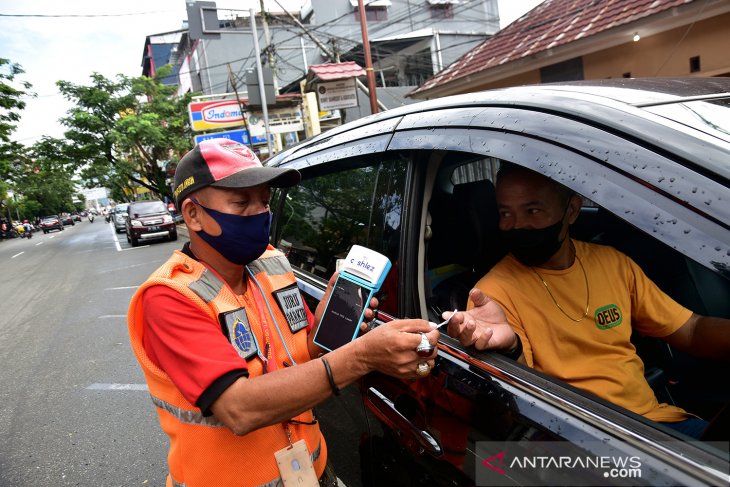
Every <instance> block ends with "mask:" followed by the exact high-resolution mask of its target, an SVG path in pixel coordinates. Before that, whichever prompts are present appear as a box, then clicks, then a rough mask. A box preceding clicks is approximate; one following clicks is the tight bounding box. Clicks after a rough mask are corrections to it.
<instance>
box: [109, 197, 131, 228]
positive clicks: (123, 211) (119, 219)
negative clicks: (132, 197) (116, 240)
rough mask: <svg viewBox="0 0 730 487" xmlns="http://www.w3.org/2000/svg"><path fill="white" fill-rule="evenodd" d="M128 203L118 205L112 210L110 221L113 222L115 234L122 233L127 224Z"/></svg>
mask: <svg viewBox="0 0 730 487" xmlns="http://www.w3.org/2000/svg"><path fill="white" fill-rule="evenodd" d="M128 207H129V203H119V204H118V205H117V206H115V207H114V209H113V210H112V219H113V221H114V230H116V232H117V233H122V232H123V231H124V229H125V228H126V222H127V208H128Z"/></svg>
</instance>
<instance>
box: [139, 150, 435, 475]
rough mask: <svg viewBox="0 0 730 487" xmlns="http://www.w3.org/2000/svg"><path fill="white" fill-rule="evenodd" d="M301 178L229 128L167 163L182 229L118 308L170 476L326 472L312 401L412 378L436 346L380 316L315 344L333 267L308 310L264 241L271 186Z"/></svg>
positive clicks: (418, 328)
mask: <svg viewBox="0 0 730 487" xmlns="http://www.w3.org/2000/svg"><path fill="white" fill-rule="evenodd" d="M299 179H300V174H299V172H298V171H296V170H293V169H278V168H272V167H263V166H262V165H261V163H260V162H259V160H258V159H257V158H256V156H255V155H254V154H253V152H251V150H250V149H248V148H247V147H246V146H243V145H241V144H238V143H236V142H233V141H229V140H226V139H213V140H208V141H203V142H201V143H200V144H199V145H198V146H196V147H195V148H194V149H193V150H191V151H190V152H189V153H188V154H186V155H185V156H184V157H183V158H182V160H181V161H180V164H179V165H178V167H177V170H176V172H175V191H174V196H175V199H176V206H177V208H178V210H179V211H180V212H181V213H182V215H183V216H184V219H185V225H186V226H187V228H188V230H189V233H190V242H189V243H187V244H185V246H184V248H183V249H182V251H176V252H175V253H174V254H173V256H172V257H170V259H169V260H168V261H167V262H166V263H165V264H163V265H162V266H161V267H160V268H159V269H158V270H157V271H155V272H154V273H153V274H152V275H151V276H150V278H149V279H148V280H147V281H146V282H145V283H143V284H142V286H140V288H139V290H138V291H137V293H136V294H135V296H134V297H133V298H132V302H131V303H130V308H129V313H128V316H129V320H128V321H129V332H130V337H131V341H132V347H133V349H134V352H135V355H136V356H137V359H138V360H139V362H140V364H141V366H142V369H143V371H144V373H145V377H146V379H147V383H148V385H149V390H150V394H151V396H152V400H153V402H154V404H155V406H156V407H157V412H158V415H159V420H160V424H161V426H162V428H163V430H164V431H165V432H166V433H167V434H168V435H169V437H170V451H169V455H168V464H169V469H170V475H169V477H168V485H172V484H174V485H186V486H188V487H196V486H208V485H275V484H276V485H278V483H279V482H281V479H283V478H289V479H293V481H296V482H299V481H301V480H302V479H306V478H307V477H306V476H305V473H306V472H310V473H309V475H310V477H309V479H310V480H313V481H314V482H317V479H319V481H320V482H321V483H322V485H335V483H336V478H335V477H334V475H333V474H332V473H331V469H327V470H325V466H326V463H327V447H326V445H325V442H324V438H322V435H321V433H320V430H319V425H318V423H317V420H316V418H315V417H314V415H313V413H312V407H313V406H315V405H317V404H318V403H320V402H322V401H324V400H325V399H327V398H328V397H329V396H331V395H332V394H335V395H336V394H338V393H339V391H340V388H342V387H345V386H346V385H348V384H350V383H352V382H354V381H355V380H357V379H358V378H360V377H362V376H363V375H365V374H367V373H368V372H371V371H375V370H377V371H380V372H382V373H385V374H389V375H392V376H395V377H400V378H416V377H417V376H425V375H428V372H429V370H430V367H432V366H433V359H434V357H435V352H431V353H430V355H428V356H427V357H419V355H418V354H417V352H416V348H417V347H418V345H419V344H420V343H421V341H422V340H423V337H424V336H425V337H426V339H427V340H428V341H429V343H430V344H434V345H435V343H436V341H437V340H438V331H437V330H433V329H432V327H431V326H430V325H429V323H428V322H426V321H423V320H399V321H393V322H390V323H387V324H384V325H382V326H379V327H377V328H374V329H373V330H371V331H369V332H368V333H366V334H364V335H363V336H361V337H359V338H357V339H356V340H354V341H352V342H351V343H348V344H347V345H344V346H342V347H340V348H338V349H337V350H335V351H332V352H329V353H327V354H326V355H324V354H323V353H322V352H323V350H321V349H319V348H318V347H317V346H316V345H314V343H313V341H312V338H313V336H314V331H315V329H316V328H317V326H318V323H319V320H320V318H321V314H322V312H323V307H324V306H323V305H324V303H326V302H327V296H328V294H329V292H331V288H332V285H333V282H334V278H333V279H332V280H331V281H330V286H329V287H328V289H327V294H326V295H325V297H324V298H323V299H322V301H321V304H320V306H318V308H317V310H316V313H315V315H314V316H312V314H311V312H310V311H309V309H308V308H307V306H306V304H305V303H304V301H303V299H302V297H301V294H300V293H299V291H298V288H297V284H296V281H295V279H294V275H293V273H292V270H291V267H290V266H289V263H288V261H287V260H286V257H285V256H284V255H283V254H281V253H280V252H278V251H277V250H275V249H274V248H273V247H272V246H270V245H269V224H270V221H271V214H270V210H269V200H270V198H271V187H272V186H273V187H288V186H292V185H295V184H297V183H298V182H299ZM370 304H371V306H375V305H376V303H375V302H372V303H370ZM366 316H367V317H368V319H371V318H372V316H373V313H372V310H368V311H366ZM311 476H313V477H311ZM306 485H311V484H306Z"/></svg>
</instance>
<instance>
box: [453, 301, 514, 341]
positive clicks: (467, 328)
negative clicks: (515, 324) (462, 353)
mask: <svg viewBox="0 0 730 487" xmlns="http://www.w3.org/2000/svg"><path fill="white" fill-rule="evenodd" d="M469 299H470V300H471V301H472V302H473V303H474V307H473V308H472V309H470V310H469V311H458V312H456V313H455V314H454V313H452V312H451V311H447V312H444V313H443V318H444V319H446V318H448V317H449V316H451V315H452V314H454V316H453V317H452V318H451V320H450V321H449V336H452V337H454V338H457V339H458V340H459V342H461V344H462V345H464V346H472V345H473V346H474V347H475V348H476V349H477V350H493V349H494V350H503V349H510V348H512V347H513V346H514V344H515V332H514V331H513V330H512V327H511V326H510V325H509V323H507V316H506V315H505V314H504V311H503V310H502V308H501V307H500V306H499V304H497V302H496V301H494V300H493V299H491V298H490V297H489V296H487V295H485V294H484V293H483V292H481V291H480V290H479V289H472V290H471V291H469Z"/></svg>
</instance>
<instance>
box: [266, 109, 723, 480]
mask: <svg viewBox="0 0 730 487" xmlns="http://www.w3.org/2000/svg"><path fill="white" fill-rule="evenodd" d="M394 122H395V123H394ZM380 123H381V125H380V127H369V131H368V132H367V135H366V137H364V138H360V137H359V136H358V135H357V133H353V134H348V133H347V132H346V131H343V132H341V133H338V134H336V136H335V137H334V138H332V139H329V140H326V141H324V142H323V143H322V144H321V145H320V146H315V147H310V148H305V149H304V151H305V152H307V151H308V152H307V153H306V155H302V156H301V157H299V156H297V157H293V158H291V159H289V162H286V163H285V164H289V165H290V166H291V167H297V168H299V169H300V170H301V171H302V174H303V182H302V184H301V185H300V187H299V188H296V189H295V190H292V191H290V192H289V193H280V194H279V195H278V196H279V198H278V200H277V205H278V211H277V216H276V218H275V223H274V235H275V239H274V240H275V243H276V245H277V246H278V247H279V248H281V249H282V250H284V251H285V252H287V254H288V256H289V258H290V261H292V264H293V265H294V266H295V274H296V275H297V278H298V280H299V285H300V288H301V289H302V291H303V292H304V294H305V297H307V298H308V300H309V302H310V306H314V305H316V301H317V300H318V299H320V298H321V296H322V294H323V292H324V287H325V284H326V279H327V278H328V277H329V275H331V273H332V272H333V271H334V268H335V263H336V259H337V258H338V256H340V255H344V253H346V251H347V249H348V248H349V246H350V245H352V244H359V245H365V246H371V248H374V249H375V250H378V251H380V252H382V253H385V254H386V255H388V256H389V258H391V260H392V261H393V262H394V263H395V265H394V268H393V270H392V271H391V276H392V277H393V280H391V281H390V282H388V281H386V285H385V286H384V289H383V295H382V299H381V310H382V313H381V320H382V321H388V320H390V319H392V318H395V317H423V318H427V319H431V320H434V321H435V320H437V319H438V314H439V311H445V310H448V309H450V308H448V307H445V303H446V304H449V305H450V304H453V303H454V299H457V300H458V295H459V290H461V291H462V295H463V292H464V289H466V290H467V291H468V286H469V282H470V280H473V279H474V278H475V277H476V278H478V277H480V276H481V274H480V273H481V272H484V271H486V269H484V268H483V267H479V266H480V265H481V266H485V264H484V263H480V262H477V258H478V257H479V256H480V255H481V256H484V255H485V253H489V254H491V255H488V257H489V261H490V262H494V261H496V259H498V258H499V257H500V256H501V255H502V253H503V249H500V248H499V245H496V244H495V242H496V240H497V239H496V235H495V234H494V220H493V219H492V220H491V221H490V219H489V218H486V219H485V220H483V221H481V223H479V218H480V215H479V213H480V212H479V211H471V212H465V211H463V210H464V209H466V208H467V207H465V206H464V205H471V206H469V209H471V210H474V209H475V208H474V205H476V204H478V203H477V202H478V201H479V198H480V197H483V196H484V195H485V193H486V191H487V190H481V189H477V190H472V191H471V195H469V194H467V195H466V196H465V197H464V199H462V200H460V202H452V204H451V206H449V203H447V202H446V201H445V200H442V201H439V198H441V197H444V196H445V195H441V194H439V193H446V195H451V196H453V194H454V193H458V192H459V189H460V188H458V187H459V186H462V185H465V186H466V185H470V184H474V183H478V184H476V185H475V186H479V185H481V187H482V188H485V187H489V185H492V183H491V181H492V180H493V177H494V172H495V170H496V168H497V167H498V166H499V163H500V162H501V161H509V162H513V163H517V164H522V165H525V166H527V167H529V168H531V169H533V170H536V171H539V172H542V173H543V174H546V175H548V176H549V177H553V178H554V179H556V180H558V181H559V182H561V183H563V184H566V185H567V186H569V187H571V188H572V189H574V190H576V191H577V192H579V193H580V194H582V195H583V196H584V197H586V198H587V199H588V200H590V201H591V202H593V203H595V204H596V205H598V206H600V207H601V208H602V209H603V210H607V211H608V212H609V213H610V214H612V215H614V216H618V217H619V219H620V220H621V221H624V222H628V223H629V224H631V225H633V226H635V227H638V228H643V229H644V230H646V231H649V232H650V233H652V234H654V235H655V236H657V237H658V238H659V239H660V240H661V241H662V242H664V244H667V245H669V246H671V247H675V248H679V249H681V251H682V254H683V255H687V256H689V257H691V258H692V259H694V260H695V261H696V262H698V263H699V264H701V265H702V266H704V268H705V269H714V272H715V273H716V274H713V275H717V273H721V270H722V268H723V266H726V265H727V258H724V260H723V259H722V258H721V259H720V260H717V254H722V253H723V252H725V253H726V252H727V250H728V243H729V242H730V238H729V237H728V231H727V228H723V226H722V225H721V224H718V223H717V222H718V220H719V221H722V220H721V218H723V214H722V211H723V210H722V209H716V208H717V205H716V206H715V207H713V209H712V210H711V211H710V214H709V215H708V214H707V213H706V212H704V211H701V212H698V211H688V208H687V204H686V203H685V204H682V203H681V202H679V201H678V200H676V199H673V198H671V197H667V195H666V193H671V191H672V190H674V191H689V192H690V193H692V188H696V187H697V188H703V189H704V191H705V193H704V197H705V200H706V201H707V200H713V201H716V199H717V198H719V197H722V195H724V194H725V193H724V191H726V189H723V187H722V185H721V184H718V183H717V182H715V181H713V180H712V179H711V178H707V177H704V176H699V175H697V174H696V173H693V172H691V171H690V172H687V171H686V170H684V169H683V166H682V165H681V164H678V163H676V162H675V161H673V160H672V159H671V158H670V157H667V156H666V155H664V154H662V153H660V152H659V151H657V150H652V149H651V148H647V147H645V146H643V145H641V144H638V143H635V142H634V141H631V140H626V139H624V138H622V137H621V136H620V135H617V134H616V132H615V131H607V130H604V129H602V128H601V127H596V126H594V125H591V124H588V123H585V122H580V121H576V120H573V119H568V118H561V117H560V116H557V115H553V114H549V113H545V112H544V111H539V110H534V109H519V108H509V109H507V108H505V107H473V108H463V107H459V108H454V109H449V108H448V107H446V108H443V109H440V110H434V111H433V112H419V113H416V114H412V115H406V116H404V117H403V118H402V119H400V118H397V119H393V120H388V121H384V122H380ZM359 130H360V131H362V130H364V129H362V128H360V129H359ZM368 138H369V139H370V140H366V139H368ZM363 147H367V149H368V150H367V151H364V150H363ZM632 172H633V174H632ZM642 173H643V174H642ZM670 179H671V180H672V181H671V182H670ZM678 180H681V186H682V187H679V186H678V183H676V182H677V181H678ZM670 184H671V185H676V186H677V187H675V188H667V187H665V186H666V185H670ZM663 185H664V186H663ZM492 186H493V185H492ZM457 188H458V189H457ZM482 199H483V198H482ZM479 204H481V203H479ZM698 206H700V207H701V205H699V204H698ZM706 206H707V205H706ZM479 208H481V206H480V207H479ZM591 208H596V207H588V208H587V211H586V214H587V215H589V217H588V218H590V215H591V214H592V213H597V212H593V211H588V210H589V209H591ZM712 211H716V212H720V213H719V214H718V213H712ZM462 213H472V215H471V216H473V217H474V218H475V219H476V220H474V219H473V220H474V221H477V223H474V224H475V225H481V226H483V227H484V228H480V229H479V232H471V233H469V236H468V237H464V233H463V232H464V227H463V226H459V225H460V224H461V223H459V222H461V221H464V219H463V218H461V217H463V216H464V215H463V214H462ZM484 213H487V212H486V211H485V212H484ZM437 216H438V217H440V218H441V219H442V220H441V221H436V218H437ZM457 216H458V217H459V218H457ZM444 220H445V223H444ZM467 220H468V219H467ZM725 221H727V220H725ZM394 222H397V224H395V223H394ZM449 225H451V227H450V229H449ZM490 225H491V227H490ZM590 226H591V224H590V222H589V223H587V224H586V225H585V227H586V228H590ZM436 232H439V234H438V235H437V233H436ZM594 233H595V232H594ZM598 233H600V232H598ZM688 233H692V235H693V239H692V241H691V242H687V240H688V239H687V238H686V235H687V234H688ZM460 239H461V240H460ZM464 240H465V241H466V242H463V241H464ZM463 243H466V245H461V244H463ZM493 244H494V245H493ZM439 248H440V249H441V250H440V252H439V251H437V250H436V249H439ZM485 249H486V250H485ZM708 249H711V250H708ZM715 249H719V250H715ZM469 253H471V254H473V255H466V254H469ZM450 259H451V260H450ZM488 266H489V264H486V267H488ZM435 270H438V272H436V271H435ZM459 278H460V279H461V280H459ZM723 279H724V278H723ZM454 280H455V281H456V284H455V285H453V286H447V287H446V288H443V289H441V288H439V286H441V285H446V284H447V283H449V281H454ZM471 284H473V282H471ZM442 291H443V295H441V292H442ZM360 400H362V401H364V404H365V406H366V408H367V409H366V412H365V413H363V414H358V413H353V411H361V409H360V408H361V406H359V405H358V401H360ZM348 401H349V402H348ZM343 410H344V411H346V414H343ZM326 412H327V413H332V415H333V416H334V417H335V418H338V419H340V418H342V417H343V416H349V417H350V419H349V420H348V421H344V422H343V423H340V424H339V425H338V424H337V422H335V424H333V425H332V426H331V428H332V430H334V432H335V435H334V436H335V437H337V438H344V437H345V436H346V435H344V434H343V433H345V431H343V430H348V432H349V433H351V434H350V437H351V438H355V437H358V438H357V440H355V441H359V443H360V450H359V453H360V462H361V464H360V466H361V468H360V471H359V472H356V470H357V466H352V465H351V464H352V459H351V457H350V455H349V452H351V449H348V450H347V451H348V454H343V452H342V451H341V450H339V449H335V448H332V455H333V463H334V464H335V467H336V468H337V467H338V465H342V466H344V468H345V469H347V470H349V469H350V468H352V469H353V470H352V476H351V477H349V478H347V480H348V481H349V482H348V481H346V483H347V484H348V485H350V484H351V483H352V485H358V484H359V482H360V481H362V482H363V483H364V484H368V485H370V484H372V485H386V484H387V485H473V484H479V485H486V484H487V483H492V484H495V485H502V484H504V485H514V484H525V485H538V484H540V483H543V484H544V483H546V482H547V483H560V484H565V485H569V484H570V483H571V482H579V483H578V484H573V485H597V484H600V483H604V482H606V480H605V479H606V478H608V477H607V475H610V474H611V472H610V469H608V470H603V469H598V468H597V469H594V470H593V471H591V472H588V473H586V472H582V473H581V475H582V476H583V477H581V476H577V477H576V473H575V471H571V470H569V469H563V470H562V471H561V469H558V471H551V472H549V473H546V472H547V471H545V470H544V469H543V470H540V469H536V468H533V469H521V470H517V469H513V470H512V471H509V469H505V468H502V466H501V464H498V463H497V460H501V459H502V458H503V457H504V453H505V448H506V446H505V445H507V446H513V447H516V446H515V445H534V446H535V448H537V450H536V451H540V452H543V453H545V454H548V453H550V449H549V444H550V442H556V441H557V442H561V443H560V445H561V446H560V447H559V448H561V449H568V448H570V447H576V448H579V449H580V451H583V452H585V454H586V455H588V454H590V455H592V456H594V457H596V456H600V457H605V456H608V455H609V453H610V455H613V456H615V457H616V458H619V457H620V458H624V459H626V458H628V459H631V458H635V457H639V458H641V465H640V469H639V472H638V474H640V475H641V478H639V479H637V478H635V477H634V478H629V476H630V475H632V474H634V475H635V474H637V472H636V471H633V470H631V469H627V471H626V472H623V474H624V477H623V478H622V477H620V475H621V474H622V472H620V471H618V472H616V475H617V476H616V477H611V483H612V484H616V485H620V484H621V483H622V482H626V483H629V484H646V485H662V484H668V485H669V484H677V483H678V484H682V485H690V484H692V485H693V484H699V485H701V484H713V483H717V480H718V478H719V479H723V478H724V477H722V472H723V469H726V468H727V459H726V458H723V457H722V455H721V454H718V451H720V450H717V449H712V448H706V447H705V446H702V445H701V446H697V445H695V444H692V443H689V442H686V441H678V440H677V437H676V435H673V434H672V433H671V432H669V431H668V430H666V429H664V428H661V427H659V428H657V427H656V426H655V425H653V424H651V423H649V422H648V421H646V420H644V419H643V418H641V417H638V416H636V415H634V414H632V413H630V412H628V411H626V410H623V409H622V408H619V407H616V406H614V405H612V404H609V403H607V402H605V401H602V400H600V399H598V398H595V397H592V396H589V395H588V394H585V393H583V392H581V391H579V390H577V389H575V388H572V387H570V386H568V385H566V384H564V383H561V382H560V381H557V380H554V379H552V378H550V377H547V376H545V375H543V374H540V373H539V372H536V371H534V370H532V369H529V368H527V367H524V366H522V365H520V364H517V363H515V362H513V361H511V360H509V359H506V358H504V357H502V356H500V355H499V354H496V353H494V352H476V351H474V350H473V349H466V348H464V347H462V346H461V345H460V344H459V343H458V342H457V341H455V340H453V339H451V338H450V337H448V336H446V335H442V338H441V339H440V344H439V356H438V359H437V362H436V367H435V368H434V370H433V371H432V373H431V375H430V376H429V377H428V378H426V379H423V380H419V381H416V382H407V381H397V380H393V379H391V378H388V377H385V376H382V375H379V374H371V375H369V376H367V377H365V378H364V379H363V380H362V381H361V383H360V384H359V387H358V388H356V389H355V388H351V391H350V395H349V396H347V397H346V398H345V399H343V400H342V401H341V403H340V405H337V406H331V407H329V409H327V410H326ZM338 413H339V414H338ZM355 416H357V418H356V419H352V418H354V417H355ZM371 416H374V417H375V418H377V421H372V420H371V419H370V418H371ZM348 423H351V424H350V426H347V424H348ZM324 426H326V425H325V424H323V427H324ZM338 428H339V430H338ZM324 430H325V434H326V435H327V437H328V438H331V437H332V435H330V434H328V431H327V428H326V427H324ZM348 443H351V442H348ZM500 453H501V454H502V457H499V455H500ZM501 472H502V473H501ZM604 474H606V475H604ZM553 475H557V476H558V477H553ZM718 476H719V477H718ZM576 479H577V480H576ZM580 482H583V483H580Z"/></svg>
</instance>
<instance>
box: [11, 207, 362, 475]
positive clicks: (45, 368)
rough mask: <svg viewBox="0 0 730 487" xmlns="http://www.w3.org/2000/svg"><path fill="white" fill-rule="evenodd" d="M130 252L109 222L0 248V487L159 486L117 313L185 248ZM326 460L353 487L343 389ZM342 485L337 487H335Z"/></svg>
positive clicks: (163, 245) (353, 417)
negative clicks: (174, 252) (177, 250)
mask: <svg viewBox="0 0 730 487" xmlns="http://www.w3.org/2000/svg"><path fill="white" fill-rule="evenodd" d="M178 233H179V235H180V238H179V240H178V241H176V242H167V241H158V242H154V243H151V244H149V245H141V246H139V247H134V248H133V247H132V246H131V245H130V244H129V243H127V241H126V238H125V235H124V234H117V233H116V232H115V231H114V227H113V226H112V225H111V224H107V223H104V220H103V219H97V220H96V222H94V223H89V222H88V221H83V222H80V223H79V222H77V223H76V225H75V226H73V227H66V229H65V230H64V231H63V232H55V231H54V232H52V233H49V234H47V235H44V234H43V232H36V233H35V234H34V236H33V238H32V239H30V240H26V239H19V238H16V239H12V240H7V241H0V265H1V267H0V272H1V273H2V279H0V298H1V299H0V305H1V306H2V309H3V311H2V312H0V357H1V358H2V362H0V363H1V364H2V367H0V439H2V441H0V487H26V486H28V487H60V486H94V487H106V486H125V487H126V486H145V487H158V486H159V487H163V486H164V485H165V477H166V475H167V459H166V456H167V448H168V440H167V437H166V436H165V435H164V433H162V431H161V430H160V427H159V424H158V421H157V414H156V412H155V410H154V407H153V405H152V402H151V400H150V398H149V394H148V392H147V387H146V384H145V381H144V376H143V375H142V371H141V369H140V368H139V365H138V364H137V361H136V359H135V358H134V355H133V353H132V350H131V347H130V345H129V337H128V333H127V319H126V313H127V307H128V305H129V300H130V299H131V297H132V295H133V294H134V292H135V290H136V289H137V287H138V286H139V284H141V283H142V282H143V281H144V280H145V279H146V278H147V276H148V275H149V274H150V273H151V272H152V271H153V270H154V269H155V268H157V267H158V266H159V265H160V264H162V263H163V262H164V261H165V260H166V259H167V258H168V257H169V256H170V254H171V253H172V252H173V250H175V249H179V248H181V247H182V244H183V243H184V242H185V241H186V240H187V230H186V229H185V227H184V226H182V227H181V226H178ZM316 409H317V414H318V416H319V417H320V418H326V419H328V421H323V422H322V423H321V427H322V430H323V432H324V434H325V437H326V438H327V443H328V445H329V450H330V461H331V462H332V463H333V464H334V465H335V468H336V470H337V473H338V476H339V477H340V479H342V480H343V481H344V484H346V485H348V486H349V487H358V486H359V485H361V484H360V466H359V456H358V454H357V448H358V444H359V442H360V438H361V434H362V432H363V428H364V425H365V420H364V418H363V417H362V415H363V409H362V403H361V402H360V400H359V395H358V394H357V393H356V388H355V386H354V385H353V386H350V387H347V388H346V389H344V390H343V394H342V395H341V396H338V397H337V398H331V399H330V400H328V401H326V402H325V403H323V404H321V405H319V406H318V407H317V408H316ZM341 485H342V484H341Z"/></svg>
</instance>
